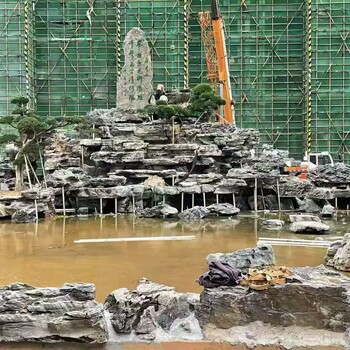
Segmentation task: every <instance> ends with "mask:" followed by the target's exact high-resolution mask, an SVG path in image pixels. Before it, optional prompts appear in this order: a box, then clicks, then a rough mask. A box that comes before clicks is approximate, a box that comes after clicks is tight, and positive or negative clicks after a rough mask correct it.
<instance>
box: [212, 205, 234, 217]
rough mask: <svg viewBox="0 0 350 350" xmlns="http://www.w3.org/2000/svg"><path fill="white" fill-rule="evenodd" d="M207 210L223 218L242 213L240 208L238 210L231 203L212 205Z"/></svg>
mask: <svg viewBox="0 0 350 350" xmlns="http://www.w3.org/2000/svg"><path fill="white" fill-rule="evenodd" d="M207 209H209V210H210V212H211V213H214V214H217V215H223V216H230V215H237V214H238V213H239V212H240V210H239V208H236V207H235V206H234V205H232V204H230V203H219V204H212V205H210V206H209V207H207Z"/></svg>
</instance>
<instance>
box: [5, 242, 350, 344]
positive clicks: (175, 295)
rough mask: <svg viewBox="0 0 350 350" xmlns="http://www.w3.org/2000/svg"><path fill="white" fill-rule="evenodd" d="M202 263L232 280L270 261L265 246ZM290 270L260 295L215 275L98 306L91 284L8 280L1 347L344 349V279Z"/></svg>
mask: <svg viewBox="0 0 350 350" xmlns="http://www.w3.org/2000/svg"><path fill="white" fill-rule="evenodd" d="M207 260H208V263H211V266H214V265H213V261H216V265H215V266H216V268H219V270H220V271H221V272H222V271H224V272H225V271H226V272H227V271H228V270H227V267H229V271H228V272H229V273H230V271H233V270H235V271H237V272H238V271H241V272H240V273H239V275H238V274H237V275H235V276H236V277H237V279H235V281H236V282H239V280H240V279H242V277H244V275H245V271H247V270H248V269H249V268H258V269H260V268H262V267H264V266H265V267H266V266H270V265H272V264H274V263H275V260H274V254H273V251H272V248H271V247H270V246H266V245H265V246H264V245H262V246H259V247H257V248H254V249H243V250H240V251H237V252H233V253H230V254H212V255H210V256H208V258H207ZM221 267H224V269H221ZM291 270H292V275H289V277H288V281H287V283H285V284H280V285H274V284H271V285H270V287H269V288H268V289H266V290H261V291H257V290H252V289H250V288H249V286H241V285H237V283H236V282H235V283H231V282H233V280H232V279H231V280H230V281H229V280H228V279H227V276H225V275H223V276H221V277H223V278H221V277H220V278H216V277H215V278H214V279H211V281H214V282H215V283H214V284H211V285H210V287H212V288H205V289H204V290H203V292H202V293H201V294H200V295H199V294H194V293H180V292H177V291H176V290H175V288H173V287H168V286H165V285H162V284H157V283H153V282H150V281H148V280H147V279H142V280H141V281H140V282H139V284H138V286H137V287H136V289H135V290H128V289H126V288H120V289H117V290H115V291H113V292H111V293H110V294H109V295H108V296H107V298H106V300H105V302H104V304H103V305H102V304H99V303H97V302H95V301H94V295H95V290H94V286H93V285H91V284H85V283H77V284H65V285H63V286H62V287H61V288H34V287H31V286H28V285H25V284H21V283H15V284H12V285H10V286H6V287H4V288H2V289H0V311H1V313H0V314H1V315H0V318H1V329H2V331H1V334H0V342H1V341H2V342H26V341H36V342H51V343H52V342H83V343H106V342H109V343H125V342H140V341H155V342H164V341H195V342H197V341H203V342H207V341H215V342H223V341H227V342H230V343H234V344H237V345H241V346H243V347H244V346H246V347H251V348H253V346H259V345H261V346H262V345H264V346H269V345H271V346H275V345H278V346H279V349H289V350H290V349H295V350H297V349H302V348H307V349H315V350H316V349H322V346H324V347H325V346H329V347H330V348H331V349H345V348H346V346H347V344H349V343H348V342H349V338H348V334H349V332H348V329H349V327H350V316H349V315H350V301H349V297H348V296H349V293H350V279H348V278H346V277H344V276H342V275H340V274H339V273H337V272H334V271H332V270H329V269H326V268H324V267H317V268H296V269H291ZM212 272H214V273H215V271H214V270H213V271H212ZM211 277H213V276H211ZM226 282H229V283H226ZM222 283H223V284H226V286H222ZM217 285H218V286H217ZM227 285H231V286H227Z"/></svg>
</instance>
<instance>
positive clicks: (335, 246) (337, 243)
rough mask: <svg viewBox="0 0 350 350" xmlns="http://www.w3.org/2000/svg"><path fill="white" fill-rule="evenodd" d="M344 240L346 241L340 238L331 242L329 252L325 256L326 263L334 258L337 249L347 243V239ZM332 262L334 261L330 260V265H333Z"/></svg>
mask: <svg viewBox="0 0 350 350" xmlns="http://www.w3.org/2000/svg"><path fill="white" fill-rule="evenodd" d="M344 241H345V240H344V239H340V240H338V241H334V242H332V243H331V244H330V246H329V247H328V249H327V254H326V256H325V262H326V264H328V262H329V261H330V260H333V258H334V256H335V254H336V253H337V251H338V250H339V249H340V248H342V247H343V246H344V245H345V244H346V241H345V242H344ZM332 264H333V261H330V265H328V266H332Z"/></svg>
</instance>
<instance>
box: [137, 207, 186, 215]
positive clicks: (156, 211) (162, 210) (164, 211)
mask: <svg viewBox="0 0 350 350" xmlns="http://www.w3.org/2000/svg"><path fill="white" fill-rule="evenodd" d="M178 212H179V211H178V210H177V209H176V208H174V207H172V206H170V205H168V204H159V205H157V206H155V207H152V208H146V209H144V210H141V211H140V212H139V215H140V216H141V217H144V218H166V217H171V216H175V215H177V214H178Z"/></svg>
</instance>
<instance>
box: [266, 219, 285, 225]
mask: <svg viewBox="0 0 350 350" xmlns="http://www.w3.org/2000/svg"><path fill="white" fill-rule="evenodd" d="M262 224H263V225H264V226H268V227H283V226H284V221H283V220H277V219H269V220H264V221H263V223H262Z"/></svg>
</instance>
